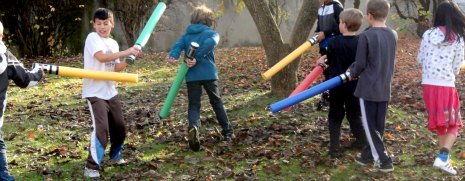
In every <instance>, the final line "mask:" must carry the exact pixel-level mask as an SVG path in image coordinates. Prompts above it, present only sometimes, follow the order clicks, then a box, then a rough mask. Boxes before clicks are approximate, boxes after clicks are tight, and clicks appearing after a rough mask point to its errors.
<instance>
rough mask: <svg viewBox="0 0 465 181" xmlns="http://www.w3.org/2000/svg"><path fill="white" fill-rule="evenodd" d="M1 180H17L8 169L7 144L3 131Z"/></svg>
mask: <svg viewBox="0 0 465 181" xmlns="http://www.w3.org/2000/svg"><path fill="white" fill-rule="evenodd" d="M0 180H2V181H11V180H15V178H14V177H13V176H11V175H10V171H9V170H8V165H7V162H6V145H5V141H3V133H1V132H0Z"/></svg>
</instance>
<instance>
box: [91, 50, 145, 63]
mask: <svg viewBox="0 0 465 181" xmlns="http://www.w3.org/2000/svg"><path fill="white" fill-rule="evenodd" d="M131 54H132V55H136V56H139V54H140V51H139V50H138V49H136V48H134V47H131V48H128V49H126V50H124V51H120V52H116V53H103V51H98V52H97V53H95V54H94V57H95V58H96V59H97V60H98V61H99V62H109V61H113V60H114V59H117V58H123V57H127V56H129V55H131Z"/></svg>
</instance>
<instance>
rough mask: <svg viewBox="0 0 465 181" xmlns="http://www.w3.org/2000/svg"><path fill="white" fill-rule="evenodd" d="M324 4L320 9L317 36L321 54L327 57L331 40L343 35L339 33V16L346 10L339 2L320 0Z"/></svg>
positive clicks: (335, 0)
mask: <svg viewBox="0 0 465 181" xmlns="http://www.w3.org/2000/svg"><path fill="white" fill-rule="evenodd" d="M320 3H321V4H322V5H321V7H320V8H319V9H318V23H317V27H316V30H315V34H318V42H319V47H320V54H321V55H326V54H327V52H326V48H327V47H328V44H329V40H330V39H331V38H333V37H334V36H337V35H341V32H340V31H339V14H341V12H342V11H343V10H344V8H343V7H342V4H341V3H340V2H339V1H337V0H320Z"/></svg>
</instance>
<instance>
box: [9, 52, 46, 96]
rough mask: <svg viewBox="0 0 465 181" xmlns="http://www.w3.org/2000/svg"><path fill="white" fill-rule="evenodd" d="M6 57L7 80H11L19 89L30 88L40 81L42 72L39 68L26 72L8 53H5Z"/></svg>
mask: <svg viewBox="0 0 465 181" xmlns="http://www.w3.org/2000/svg"><path fill="white" fill-rule="evenodd" d="M6 56H7V61H8V62H7V63H8V66H7V68H6V71H7V75H8V79H12V80H13V82H14V83H15V84H16V85H17V86H19V87H21V88H26V87H32V86H34V85H36V84H37V82H39V81H40V79H42V77H43V75H44V72H43V71H42V68H41V67H35V68H34V69H33V70H32V71H28V70H26V69H25V68H24V67H23V65H22V63H20V62H19V61H18V59H16V57H15V56H13V54H11V53H10V52H9V51H7V53H6Z"/></svg>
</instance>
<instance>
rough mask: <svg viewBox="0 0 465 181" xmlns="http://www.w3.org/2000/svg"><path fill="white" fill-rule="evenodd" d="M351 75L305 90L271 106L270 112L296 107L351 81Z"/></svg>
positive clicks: (347, 74) (347, 73)
mask: <svg viewBox="0 0 465 181" xmlns="http://www.w3.org/2000/svg"><path fill="white" fill-rule="evenodd" d="M349 76H350V73H349V72H346V73H343V74H341V75H339V76H337V77H334V78H332V79H329V80H327V81H325V82H323V83H321V84H318V85H316V86H314V87H312V88H310V89H308V90H305V91H303V92H301V93H298V94H296V95H294V96H292V97H288V98H286V99H283V100H280V101H278V102H276V103H273V104H271V105H270V110H271V112H272V113H276V112H278V111H281V110H283V109H285V108H287V107H289V106H292V105H295V104H297V103H299V102H302V101H304V100H306V99H309V98H311V97H313V96H315V95H318V94H320V93H322V92H324V91H326V90H329V89H332V88H334V87H337V86H339V85H341V84H343V83H345V82H347V81H348V80H349Z"/></svg>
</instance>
